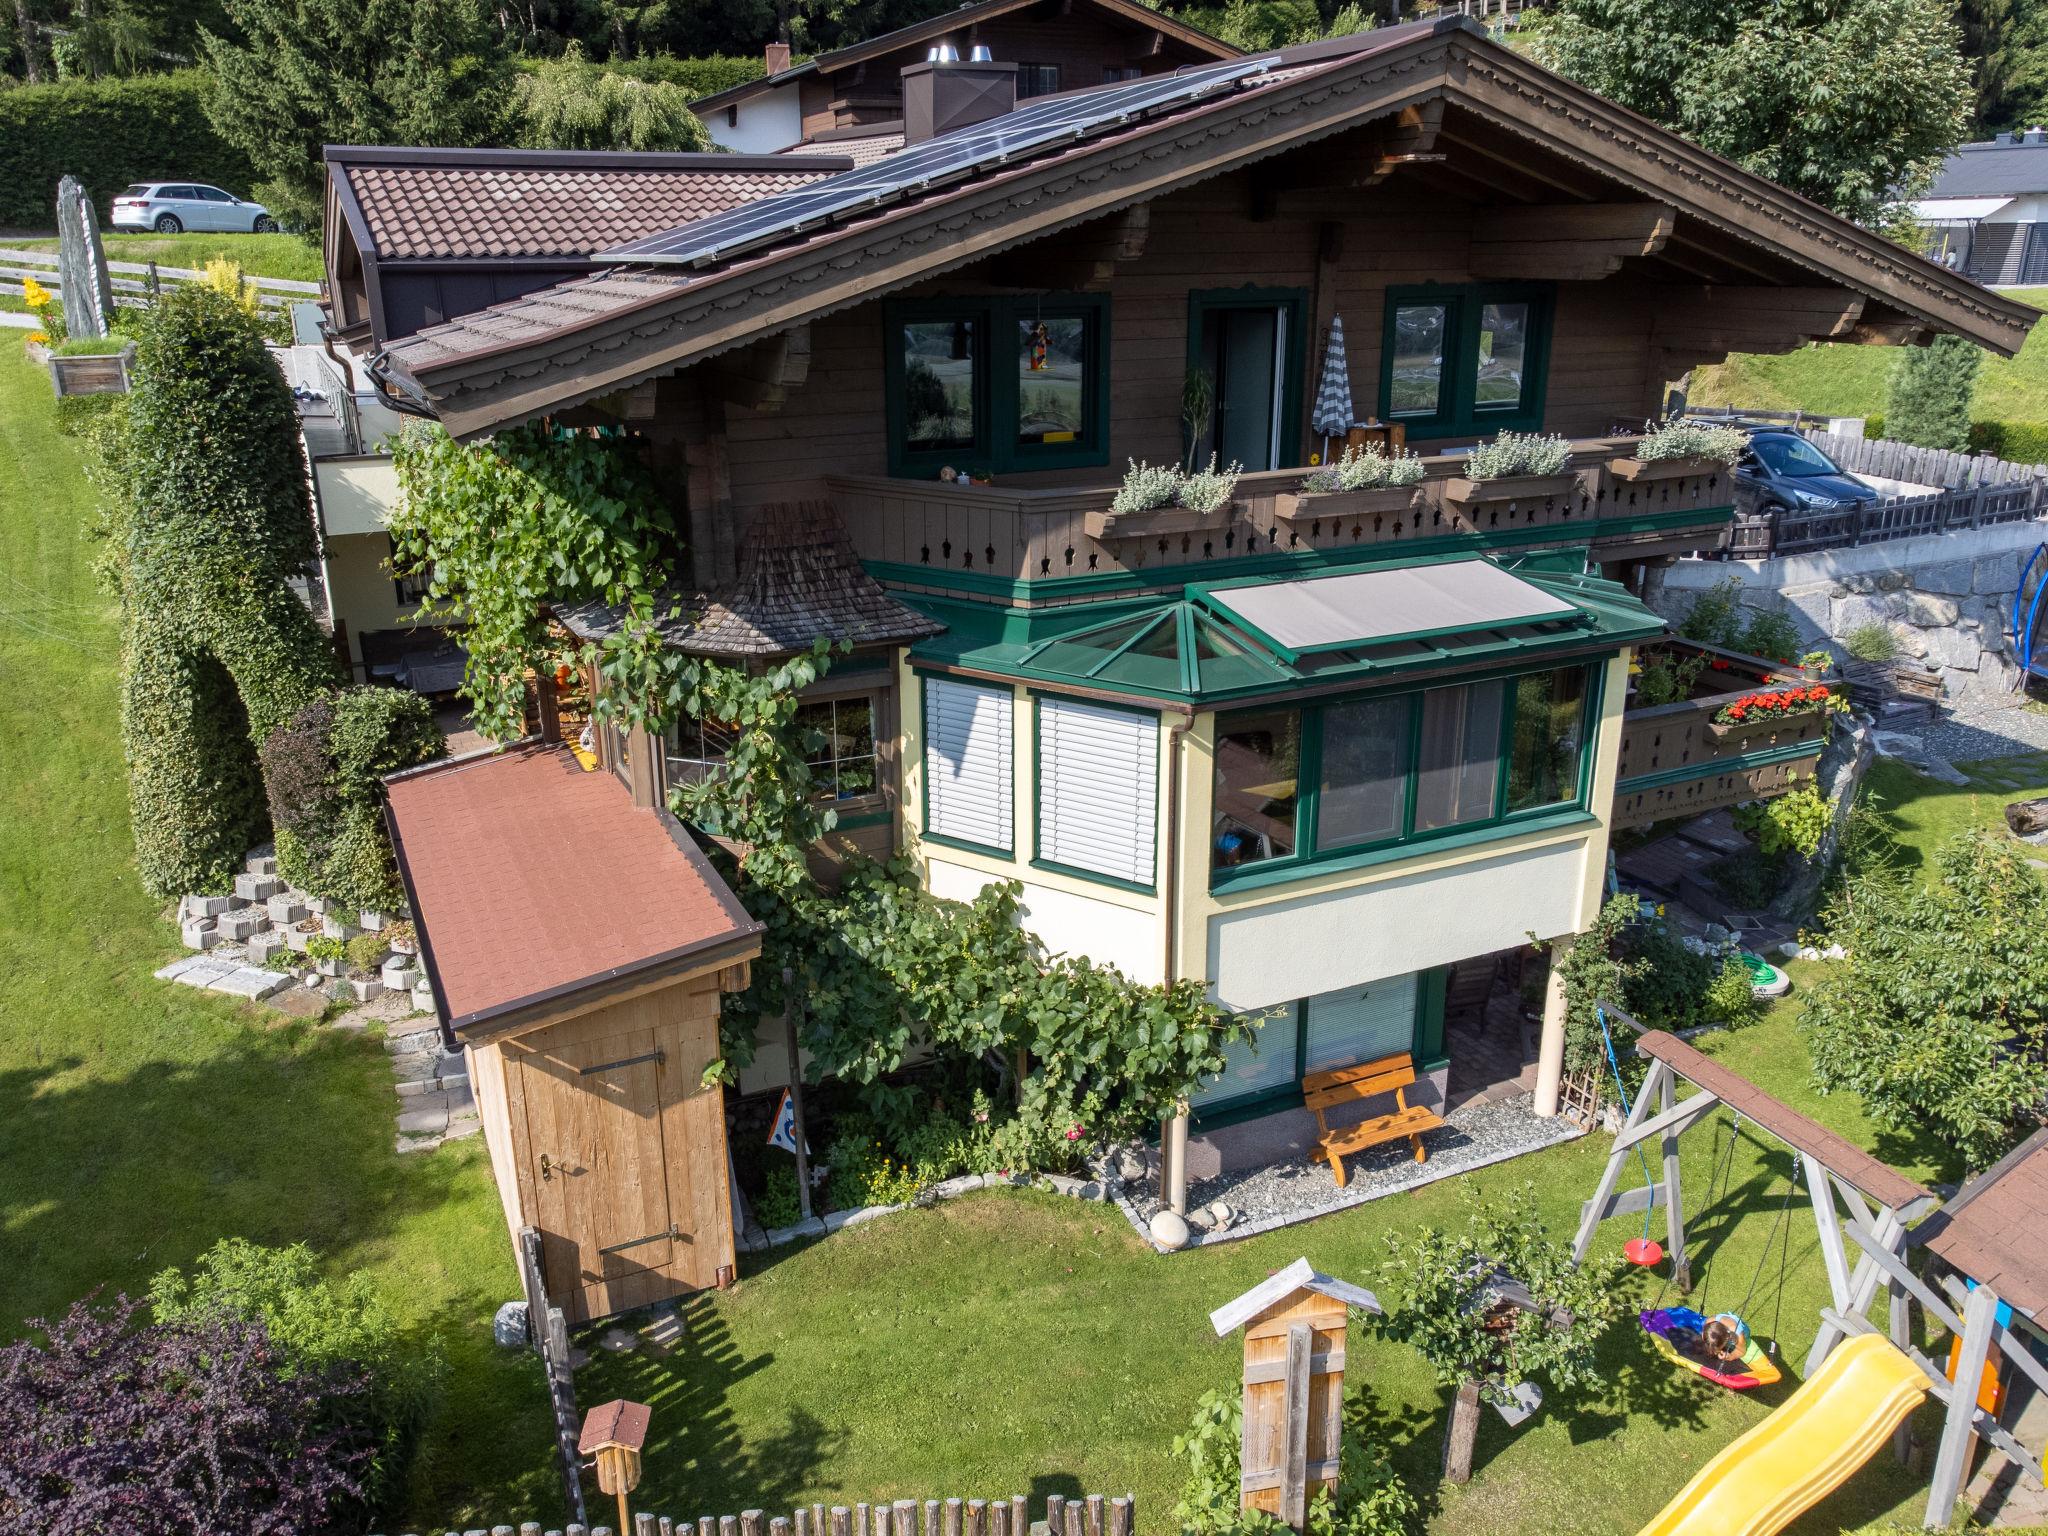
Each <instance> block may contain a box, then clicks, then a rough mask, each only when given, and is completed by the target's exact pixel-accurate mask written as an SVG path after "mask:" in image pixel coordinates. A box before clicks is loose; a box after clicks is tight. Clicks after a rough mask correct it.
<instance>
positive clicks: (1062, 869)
mask: <svg viewBox="0 0 2048 1536" xmlns="http://www.w3.org/2000/svg"><path fill="white" fill-rule="evenodd" d="M1049 700H1050V701H1052V702H1054V703H1060V704H1080V705H1085V706H1087V707H1088V708H1090V709H1099V710H1101V711H1103V712H1104V713H1106V714H1116V715H1129V716H1131V717H1132V718H1133V719H1137V720H1143V721H1148V722H1150V724H1151V725H1152V727H1153V732H1154V735H1153V742H1152V747H1153V763H1152V784H1151V799H1152V814H1151V816H1150V817H1148V818H1146V819H1145V821H1144V825H1145V826H1146V828H1147V829H1148V830H1149V831H1150V833H1151V841H1152V847H1153V867H1152V878H1151V879H1150V880H1146V881H1138V880H1126V879H1123V878H1121V877H1119V876H1117V875H1111V874H1105V873H1103V872H1102V871H1101V870H1098V869H1089V868H1087V867H1085V866H1084V865H1080V864H1072V863H1065V862H1062V861H1060V860H1058V859H1052V858H1048V857H1046V854H1045V706H1046V703H1047V701H1049ZM1163 729H1164V724H1163V722H1162V721H1161V720H1160V718H1159V712H1158V711H1157V710H1151V709H1140V708H1138V707H1136V706H1135V705H1130V704H1112V703H1109V702H1108V701H1106V700H1103V699H1087V698H1081V697H1078V696H1076V695H1074V694H1065V693H1048V692H1046V691H1044V690H1043V689H1033V690H1032V692H1031V867H1032V868H1033V869H1043V870H1048V871H1050V872H1052V873H1053V874H1059V875H1069V876H1071V877H1073V878H1074V879H1076V880H1086V881H1088V882H1090V883H1092V884H1095V885H1106V886H1110V887H1112V888H1113V889H1116V890H1120V891H1134V892H1136V893H1138V894H1140V895H1144V896H1152V895H1156V894H1157V893H1158V890H1159V865H1158V847H1159V818H1160V816H1161V815H1163V814H1164V811H1163V809H1162V807H1161V805H1160V795H1159V764H1158V749H1159V739H1158V734H1159V732H1160V731H1162V730H1163Z"/></svg>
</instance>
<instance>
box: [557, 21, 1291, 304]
mask: <svg viewBox="0 0 2048 1536" xmlns="http://www.w3.org/2000/svg"><path fill="white" fill-rule="evenodd" d="M1272 64H1273V61H1272V60H1271V59H1233V60H1231V61H1230V62H1229V63H1226V64H1212V65H1209V66H1207V67H1205V68H1202V69H1191V70H1188V71H1186V72H1184V73H1181V74H1176V75H1157V76H1154V77H1153V78H1151V79H1148V80H1134V81H1131V82H1130V83H1129V84H1126V85H1119V86H1112V87H1109V88H1107V89H1104V90H1098V91H1085V92H1080V93H1077V94H1075V95H1073V96H1068V97H1054V98H1051V99H1048V100H1045V101H1042V102H1038V103H1036V104H1034V105H1031V106H1026V107H1019V108H1018V109H1017V110H1016V111H1014V112H1007V113H1005V114H1003V115H1002V116H1001V117H993V118H990V119H989V120H988V121H987V122H985V123H976V124H975V125H974V126H972V127H969V128H961V129H957V130H955V131H954V132H952V133H949V134H945V135H943V136H942V137H940V138H936V139H931V140H928V141H927V142H925V143H923V144H919V145H917V146H916V147H915V148H912V149H905V150H900V151H898V152H897V153H896V154H893V155H889V156H887V157H885V158H884V159H881V160H878V161H876V162H875V163H873V164H872V165H865V166H857V167H856V168H854V169H853V170H850V171H841V172H840V173H839V174H838V175H836V176H827V177H825V178H824V179H823V180H820V181H814V182H812V183H811V184H810V185H809V186H806V187H801V188H798V189H797V190H795V191H790V192H781V193H777V194H776V195H775V196H773V197H766V198H762V199H761V200H760V201H759V202H754V203H749V204H747V205H746V206H745V207H742V208H734V209H731V210H730V211H728V212H725V213H718V214H713V215H712V216H711V217H709V218H705V219H697V220H695V221H693V222H692V223H689V224H685V225H683V226H682V227H681V228H679V229H672V230H667V231H665V232H663V233H662V234H658V235H649V236H648V237H647V238H646V239H644V240H635V241H633V242H631V243H630V244H627V245H621V246H617V247H615V248H614V249H612V250H609V251H604V252H601V253H600V254H599V255H598V258H597V259H598V260H599V261H631V262H652V263H656V264H659V265H663V266H705V265H708V264H709V263H711V262H714V261H722V260H724V259H725V258H727V257H729V256H732V255H734V254H736V253H737V252H740V251H743V250H746V249H748V248H749V247H752V246H756V245H761V244H765V243H766V242H768V241H771V240H776V239H780V238H783V237H784V236H787V235H793V234H796V233H798V232H800V231H802V230H804V229H808V228H810V227H811V226H813V225H816V224H821V223H825V222H828V221H830V220H832V219H835V218H841V217H844V216H846V215H847V214H852V213H865V212H867V211H869V210H870V209H873V208H878V207H880V206H882V205H883V204H885V203H889V202H893V201H895V200H896V199H897V198H900V197H905V196H908V195H910V194H911V193H915V192H923V191H926V190H928V189H929V188H931V187H934V186H937V185H939V184H941V183H943V182H949V181H956V180H958V179H960V178H961V177H964V176H968V175H971V174H972V173H974V172H975V171H979V170H985V169H987V168H988V167H990V166H996V165H1001V164H1003V163H1005V162H1006V161H1009V160H1012V159H1015V158H1016V157H1017V156H1019V155H1022V154H1025V153H1028V152H1030V151H1034V150H1041V149H1045V148H1047V147H1049V146H1052V145H1057V144H1061V143H1070V142H1078V141H1080V140H1082V139H1088V138H1093V137H1095V136H1096V135H1098V134H1102V133H1107V132H1109V131H1110V130H1112V129H1115V128H1119V127H1122V126H1123V125H1124V124H1126V123H1128V122H1130V121H1131V120H1132V119H1133V118H1136V117H1140V116H1142V115H1143V114H1145V113H1147V112H1153V111H1157V110H1158V109H1160V108H1161V107H1169V106H1179V105H1182V104H1184V103H1186V102H1189V101H1193V100H1196V99H1198V98H1199V97H1202V96H1205V95H1208V94H1209V93H1211V92H1213V91H1220V90H1224V89H1227V88H1228V87H1230V86H1232V85H1235V84H1236V83H1237V82H1238V81H1240V80H1243V79H1246V78H1248V77H1250V76H1252V75H1257V74H1263V73H1264V72H1265V71H1266V70H1267V69H1269V68H1271V67H1272Z"/></svg>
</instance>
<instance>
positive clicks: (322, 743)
mask: <svg viewBox="0 0 2048 1536" xmlns="http://www.w3.org/2000/svg"><path fill="white" fill-rule="evenodd" d="M333 731H334V696H333V695H332V694H321V695H320V696H319V697H318V698H315V699H314V700H313V702H312V703H310V704H308V705H307V706H306V707H305V708H304V709H302V710H300V711H299V712H298V713H297V714H296V715H294V716H292V718H291V720H290V721H289V722H288V723H287V724H286V725H284V726H282V727H280V728H279V729H278V730H275V731H273V732H271V734H270V736H269V738H268V739H267V740H265V741H264V743H263V747H262V751H261V756H262V762H263V787H264V791H265V793H266V794H267V795H268V796H269V800H270V824H271V826H272V827H273V828H275V829H276V830H278V831H280V832H289V833H290V834H291V835H292V836H293V837H294V838H296V839H298V840H299V841H300V843H302V844H304V843H306V842H308V841H309V840H313V839H316V838H317V839H322V840H324V839H325V838H326V837H327V836H328V835H329V833H330V824H331V822H332V820H333V818H334V814H335V798H336V797H335V793H334V789H333V787H332V784H331V783H330V780H331V779H332V777H333V770H334V763H333V759H332V758H331V757H330V756H329V754H328V747H327V743H328V738H329V737H330V736H331V735H332V734H333ZM294 873H303V871H295V872H294ZM286 878H287V879H292V878H293V877H292V876H291V875H287V876H286ZM294 883H296V882H294ZM314 894H316V895H317V894H318V893H317V892H315V893H314Z"/></svg>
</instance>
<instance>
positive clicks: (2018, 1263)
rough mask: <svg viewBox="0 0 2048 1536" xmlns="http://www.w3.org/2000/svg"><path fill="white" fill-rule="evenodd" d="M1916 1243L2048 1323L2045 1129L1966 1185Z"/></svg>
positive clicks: (1918, 1233) (1917, 1232) (1922, 1228)
mask: <svg viewBox="0 0 2048 1536" xmlns="http://www.w3.org/2000/svg"><path fill="white" fill-rule="evenodd" d="M1913 1242H1914V1243H1915V1244H1916V1245H1924V1246H1925V1247H1927V1248H1928V1249H1930V1250H1931V1251H1932V1252H1934V1253H1937V1254H1939V1255H1940V1256H1941V1257H1942V1258H1943V1259H1946V1260H1947V1261H1948V1262H1949V1263H1950V1264H1951V1265H1953V1266H1954V1267H1955V1268H1956V1269H1957V1270H1958V1271H1960V1272H1961V1273H1963V1274H1965V1275H1968V1276H1969V1277H1970V1278H1971V1279H1972V1280H1975V1281H1977V1282H1978V1283H1979V1284H1980V1285H1988V1286H1990V1287H1991V1289H1993V1290H1994V1291H1996V1292H1998V1296H1999V1299H2000V1300H2001V1301H2008V1302H2011V1303H2012V1305H2013V1306H2014V1307H2016V1308H2017V1309H2019V1310H2020V1311H2021V1312H2024V1313H2025V1314H2026V1315H2027V1316H2028V1317H2031V1318H2035V1319H2037V1320H2048V1130H2040V1131H2036V1132H2034V1134H2033V1135H2032V1136H2030V1137H2028V1138H2027V1139H2026V1140H2025V1141H2023V1142H2022V1143H2020V1145H2019V1146H2018V1147H2016V1148H2014V1149H2013V1150H2012V1151H2011V1152H2009V1153H2007V1154H2006V1156H2005V1157H2004V1159H2003V1160H2002V1161H2000V1162H1997V1163H1994V1164H1992V1165H1991V1167H1989V1168H1987V1169H1985V1170H1984V1171H1983V1172H1982V1173H1980V1174H1978V1175H1977V1177H1975V1178H1974V1179H1972V1180H1970V1182H1969V1183H1967V1184H1965V1185H1964V1186H1963V1187H1962V1190H1961V1192H1960V1193H1958V1194H1957V1195H1956V1197H1955V1199H1953V1200H1951V1201H1949V1202H1948V1204H1946V1205H1944V1206H1943V1207H1942V1208H1941V1209H1940V1210H1938V1211H1936V1212H1935V1213H1934V1214H1933V1215H1932V1216H1930V1217H1928V1218H1927V1220H1925V1221H1924V1222H1922V1223H1921V1224H1920V1225H1919V1226H1918V1227H1916V1228H1914V1230H1913Z"/></svg>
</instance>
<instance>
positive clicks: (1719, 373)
mask: <svg viewBox="0 0 2048 1536" xmlns="http://www.w3.org/2000/svg"><path fill="white" fill-rule="evenodd" d="M2012 297H2014V298H2016V299H2019V300H2020V301H2021V302H2022V303H2026V304H2032V305H2034V306H2035V307H2036V308H2040V309H2048V288H2023V289H2017V290H2014V291H2013V294H2012ZM1902 356H1904V354H1903V353H1902V352H1901V351H1900V350H1899V349H1898V348H1896V347H1857V346H1848V345H1844V344H1842V343H1823V344H1819V345H1815V346H1809V347H1801V348H1800V349H1799V350H1798V351H1797V352H1787V353H1784V354H1782V355H1780V356H1774V357H1759V356H1754V355H1751V354H1748V353H1736V354H1735V355H1734V356H1732V357H1730V358H1729V359H1728V361H1727V362H1725V363H1723V364H1721V365H1720V366H1718V367H1711V368H1700V369H1697V370H1695V371H1694V373H1693V387H1692V393H1691V396H1690V398H1691V401H1692V403H1693V404H1694V405H1735V406H1747V407H1749V408H1751V409H1753V410H1773V411H1791V410H1805V411H1818V412H1823V413H1825V414H1827V415H1831V416H1872V415H1882V414H1883V412H1884V408H1885V393H1886V391H1887V389H1889V387H1890V384H1891V376H1892V369H1893V368H1895V367H1897V366H1898V361H1899V359H1900V358H1901V357H1902ZM1973 414H1974V415H1975V416H1976V417H1977V418H1978V419H1980V420H1995V421H2022V422H2048V326H2040V327H2037V328H2036V329H2035V331H2034V333H2033V334H2032V335H2031V336H2029V337H2028V338H2027V343H2026V345H2025V346H2024V347H2023V348H2021V349H2020V354H2019V356H2017V357H2015V358H2011V359H2005V358H1994V357H1986V358H1985V360H1984V369H1983V372H1982V373H1981V374H1979V375H1978V378H1977V398H1976V404H1975V408H1974V411H1973Z"/></svg>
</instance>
